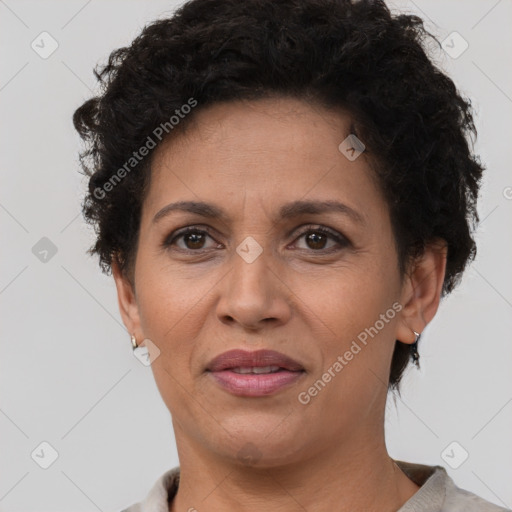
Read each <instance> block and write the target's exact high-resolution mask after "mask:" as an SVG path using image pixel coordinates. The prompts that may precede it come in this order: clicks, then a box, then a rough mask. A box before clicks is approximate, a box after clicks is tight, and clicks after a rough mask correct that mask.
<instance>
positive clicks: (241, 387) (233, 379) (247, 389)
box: [209, 370, 304, 396]
mask: <svg viewBox="0 0 512 512" xmlns="http://www.w3.org/2000/svg"><path fill="white" fill-rule="evenodd" d="M209 373H211V375H212V376H213V378H214V379H215V380H216V382H217V383H218V384H220V386H221V387H222V388H224V389H225V390H226V391H228V392H229V393H231V394H233V395H237V396H267V395H271V394H272V393H275V392H276V391H280V390H282V389H284V388H286V387H288V386H290V385H291V384H293V383H295V382H296V381H297V380H298V379H300V377H302V375H303V374H304V372H303V371H299V372H292V371H289V370H279V371H278V372H275V373H260V374H256V373H236V372H234V371H232V370H222V371H220V372H209Z"/></svg>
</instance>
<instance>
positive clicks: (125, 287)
mask: <svg viewBox="0 0 512 512" xmlns="http://www.w3.org/2000/svg"><path fill="white" fill-rule="evenodd" d="M112 275H113V276H114V281H115V283H116V288H117V302H118V304H119V312H120V313H121V318H122V319H123V323H124V325H125V326H126V328H127V329H128V332H129V333H130V335H131V334H133V335H135V337H136V338H137V339H138V340H140V339H141V337H143V336H142V332H141V328H140V317H139V307H138V304H137V297H136V295H135V287H134V285H133V284H132V282H131V281H130V280H129V279H128V277H127V276H125V275H124V274H123V272H122V271H121V269H120V266H119V263H118V261H117V260H116V259H115V258H113V261H112Z"/></svg>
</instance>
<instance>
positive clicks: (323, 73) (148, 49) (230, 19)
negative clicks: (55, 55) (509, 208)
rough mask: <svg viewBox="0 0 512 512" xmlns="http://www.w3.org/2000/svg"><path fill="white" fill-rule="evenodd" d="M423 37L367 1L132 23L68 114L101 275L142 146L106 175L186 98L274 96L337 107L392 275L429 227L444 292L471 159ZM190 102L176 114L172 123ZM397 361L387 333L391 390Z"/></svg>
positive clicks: (205, 4)
mask: <svg viewBox="0 0 512 512" xmlns="http://www.w3.org/2000/svg"><path fill="white" fill-rule="evenodd" d="M426 36H429V38H431V39H429V41H434V42H435V43H436V44H438V45H439V41H438V40H437V39H436V38H435V36H433V35H432V34H430V33H429V32H428V31H427V30H426V29H425V28H424V25H423V21H422V19H421V18H419V17H417V16H414V15H406V14H398V13H397V14H392V13H391V12H390V10H389V9H388V7H387V6H386V5H385V3H384V2H383V1H380V0H360V1H351V0H280V1H279V2H276V1H275V0H243V1H241V0H191V1H189V2H187V3H185V4H183V5H182V6H181V7H180V8H179V9H177V10H176V11H175V12H174V13H173V15H172V16H171V17H169V18H167V19H159V20H157V21H154V22H153V23H151V24H149V25H147V26H145V27H144V29H143V31H142V32H141V34H140V35H139V36H138V37H137V38H136V39H135V40H134V41H133V42H132V44H131V45H130V46H129V47H123V48H118V49H117V50H114V51H113V52H112V53H111V54H110V56H109V59H108V63H107V64H105V65H103V66H97V67H96V69H95V70H94V73H95V76H96V78H97V79H98V81H99V82H100V86H101V95H100V96H98V97H93V98H92V99H89V100H88V101H86V102H85V103H84V104H83V105H82V106H80V107H79V108H78V109H77V110H76V111H75V113H74V116H73V122H74V126H75V128H76V129H77V131H78V132H79V133H80V135H81V137H82V138H83V139H84V141H85V143H86V148H85V149H84V151H83V152H82V153H81V155H80V161H81V165H82V168H83V169H84V170H85V173H86V174H87V175H88V176H89V177H90V179H89V187H88V194H87V195H86V197H85V199H84V202H83V204H82V209H83V214H84V217H85V219H86V221H87V222H88V223H90V224H92V225H94V227H95V231H96V235H97V240H96V243H95V244H94V246H93V247H92V248H90V249H89V251H88V252H89V253H90V254H91V255H92V254H97V255H99V258H100V266H101V268H102V270H103V271H104V272H105V273H107V274H108V273H110V271H111V264H112V262H113V259H115V261H117V262H118V263H119V265H120V267H121V270H122V271H123V272H124V273H125V274H126V275H127V276H132V273H133V266H134V265H133V264H134V258H135V255H136V251H137V242H138V233H139V224H140V215H141V207H142V204H143V201H144V198H145V194H146V192H147V190H148V184H149V179H150V169H151V158H146V159H144V160H142V161H141V163H140V164H138V165H137V168H136V170H135V171H132V172H124V173H122V175H123V180H122V182H120V183H118V184H117V183H114V185H115V186H113V185H112V183H113V182H112V178H113V177H114V175H115V174H116V173H118V174H117V175H118V178H119V171H120V170H121V168H122V167H123V165H124V166H125V167H124V168H125V169H126V162H127V161H129V160H130V159H131V158H132V157H133V154H134V153H133V152H134V150H137V148H141V147H142V146H144V145H145V143H146V141H147V140H148V139H147V138H148V135H149V134H151V133H154V130H155V127H158V126H161V125H162V123H167V125H169V119H170V118H171V116H173V115H175V114H179V113H180V112H181V108H182V107H183V105H185V104H187V102H190V98H194V101H196V102H197V104H198V106H196V107H195V110H194V112H196V111H197V110H199V109H201V108H202V107H205V106H208V105H211V104H213V103H216V102H221V101H232V100H237V99H242V100H251V99H253V100H255V99H259V98H266V97H273V96H287V97H294V98H298V99H301V100H304V101H307V102H309V103H312V102H316V103H317V104H319V105H322V106H324V107H326V108H336V107H342V108H344V109H345V110H346V111H348V112H349V113H350V115H351V117H352V118H353V120H354V126H355V127H357V130H358V132H357V133H358V136H359V138H360V139H361V140H363V141H364V144H365V146H366V150H365V154H366V155H367V157H368V158H369V159H370V161H371V162H373V165H372V168H373V169H374V171H375V176H376V178H377V180H378V182H379V184H380V186H381V189H382V190H383V192H384V194H385V197H386V199H387V201H388V204H389V208H390V216H391V222H392V226H393V232H394V236H395V240H396V246H397V250H398V256H399V258H398V260H399V267H400V270H401V272H402V275H403V272H404V269H405V268H406V262H407V261H409V259H410V258H413V257H415V256H418V255H419V254H421V252H422V250H423V248H424V247H425V244H426V243H427V242H429V241H431V240H433V239H435V238H441V239H443V240H445V241H446V243H447V246H448V256H447V268H446V276H445V281H444V285H443V295H444V294H447V293H449V292H450V291H451V290H452V289H453V288H454V286H455V285H456V284H457V283H458V281H459V280H460V277H461V274H462V272H463V270H464V268H465V266H466V264H467V263H468V262H469V261H470V260H472V259H473V258H474V256H475V254H476V247H475V242H474V240H473V238H472V231H473V230H474V228H475V226H476V224H477V222H478V220H479V219H478V214H477V211H476V200H477V197H478V191H479V186H480V181H481V177H482V172H483V170H484V167H483V166H482V164H481V162H480V161H479V159H478V157H477V156H475V155H473V154H472V151H471V150H470V148H469V143H468V135H474V136H475V138H476V129H475V126H474V122H473V114H472V106H471V102H470V100H469V99H465V98H463V97H462V96H461V94H460V93H459V91H457V89H456V87H455V85H454V83H453V81H452V80H451V79H450V78H449V77H447V76H446V75H445V74H444V73H443V72H442V71H440V70H439V69H438V68H437V67H436V66H435V65H434V64H433V63H432V62H431V60H430V58H429V57H428V56H427V51H426V48H425V47H424V46H425V45H424V43H425V40H426ZM194 112H192V113H191V114H189V115H188V116H180V118H183V117H184V119H181V120H180V121H181V122H180V124H179V125H178V126H176V129H175V131H177V130H179V131H182V130H184V129H186V126H187V124H188V122H189V121H190V119H193V117H194ZM166 132H168V133H169V135H168V136H167V138H168V137H170V136H171V135H172V133H173V132H171V131H170V130H168V129H166ZM163 140H165V138H163ZM109 183H110V185H109ZM98 191H101V193H99V192H98ZM105 191H108V193H105ZM132 278H133V276H132V277H131V279H132ZM408 360H409V345H407V344H404V343H401V342H400V341H398V340H397V341H396V344H395V349H394V353H393V360H392V364H391V369H390V379H389V388H390V389H393V388H394V389H395V390H397V391H398V392H399V382H400V379H401V377H402V374H403V371H404V369H405V367H406V366H407V363H408Z"/></svg>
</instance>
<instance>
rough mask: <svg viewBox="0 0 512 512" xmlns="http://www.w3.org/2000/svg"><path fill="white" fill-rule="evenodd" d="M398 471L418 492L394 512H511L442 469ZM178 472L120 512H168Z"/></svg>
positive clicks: (407, 465)
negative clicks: (417, 487) (455, 480)
mask: <svg viewBox="0 0 512 512" xmlns="http://www.w3.org/2000/svg"><path fill="white" fill-rule="evenodd" d="M395 462H396V464H397V465H398V466H399V467H400V469H401V470H402V471H403V472H404V473H405V474H406V475H407V476H408V477H409V478H410V479H411V480H412V481H413V482H414V483H415V484H416V485H419V486H420V488H419V489H418V491H417V492H416V493H415V494H414V495H413V496H412V497H411V498H410V499H409V500H407V501H406V502H405V503H404V505H403V506H402V507H400V509H399V510H398V511H397V512H512V511H511V510H510V509H508V508H502V507H499V506H498V505H494V504H492V503H490V502H488V501H486V500H484V499H483V498H480V497H479V496H477V495H475V494H473V493H471V492H469V491H466V490H464V489H460V488H459V487H457V486H456V485H455V483H454V481H453V480H452V479H451V478H450V476H448V473H447V472H446V470H445V469H444V468H443V467H442V466H426V465H423V464H413V463H411V462H404V461H400V460H395ZM179 478H180V468H179V467H176V468H173V469H170V470H169V471H167V472H166V473H164V474H163V475H162V476H161V477H160V478H159V479H158V480H157V481H156V483H155V484H154V486H153V487H152V488H151V490H150V491H149V493H148V495H147V496H146V498H145V499H144V501H142V502H140V503H135V504H134V505H132V506H130V507H128V508H127V509H124V510H122V511H121V512H168V511H169V503H170V502H171V501H172V500H173V498H174V496H175V495H176V491H177V490H178V484H179Z"/></svg>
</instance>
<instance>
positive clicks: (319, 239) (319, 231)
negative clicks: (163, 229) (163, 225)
mask: <svg viewBox="0 0 512 512" xmlns="http://www.w3.org/2000/svg"><path fill="white" fill-rule="evenodd" d="M303 237H305V243H306V247H305V248H299V249H300V250H306V251H307V250H310V251H313V252H324V253H326V252H327V253H330V252H334V251H337V250H340V248H344V247H347V246H349V245H350V241H349V240H348V239H347V238H346V237H344V236H343V235H341V234H340V233H338V232H336V231H333V230H331V229H328V228H325V227H323V226H311V225H310V226H307V228H306V229H305V230H303V231H302V233H300V234H299V236H298V238H297V239H296V240H299V239H301V238H303ZM208 238H210V239H212V240H214V239H213V237H212V235H211V234H210V233H209V231H208V230H207V229H199V228H197V227H187V228H184V229H182V230H178V231H176V232H174V233H171V234H170V235H169V236H168V237H167V238H166V239H165V240H164V242H163V243H162V246H163V247H164V248H166V249H167V248H170V247H171V246H173V245H175V246H176V247H177V248H178V249H179V250H182V251H189V252H200V251H201V250H207V249H209V248H215V247H219V246H221V244H218V243H216V244H213V245H212V246H210V247H208V246H207V245H206V241H207V239H208ZM329 239H330V240H331V241H334V242H335V243H334V244H333V246H331V247H326V244H327V242H328V241H329ZM178 242H181V243H178Z"/></svg>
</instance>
